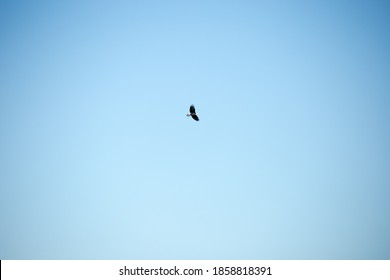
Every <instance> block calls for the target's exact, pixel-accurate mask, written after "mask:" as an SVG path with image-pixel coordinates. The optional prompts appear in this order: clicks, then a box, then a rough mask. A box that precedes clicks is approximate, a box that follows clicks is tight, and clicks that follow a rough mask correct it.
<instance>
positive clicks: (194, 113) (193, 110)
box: [187, 105, 199, 121]
mask: <svg viewBox="0 0 390 280" xmlns="http://www.w3.org/2000/svg"><path fill="white" fill-rule="evenodd" d="M189 116H191V117H192V118H193V119H194V120H196V121H199V118H198V116H197V115H196V112H195V106H194V105H191V106H190V113H189V114H187V117H189Z"/></svg>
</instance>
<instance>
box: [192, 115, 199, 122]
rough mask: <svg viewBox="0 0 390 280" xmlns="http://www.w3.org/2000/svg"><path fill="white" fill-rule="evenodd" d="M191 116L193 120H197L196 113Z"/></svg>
mask: <svg viewBox="0 0 390 280" xmlns="http://www.w3.org/2000/svg"><path fill="white" fill-rule="evenodd" d="M191 117H192V118H193V119H194V120H196V121H199V118H198V116H197V115H191Z"/></svg>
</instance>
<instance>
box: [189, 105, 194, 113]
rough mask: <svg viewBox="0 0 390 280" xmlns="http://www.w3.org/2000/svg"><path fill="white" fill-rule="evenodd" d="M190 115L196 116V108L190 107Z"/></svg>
mask: <svg viewBox="0 0 390 280" xmlns="http://www.w3.org/2000/svg"><path fill="white" fill-rule="evenodd" d="M190 113H191V114H195V106H194V105H191V106H190Z"/></svg>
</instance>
